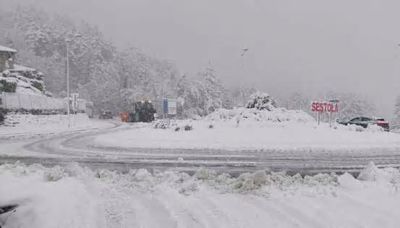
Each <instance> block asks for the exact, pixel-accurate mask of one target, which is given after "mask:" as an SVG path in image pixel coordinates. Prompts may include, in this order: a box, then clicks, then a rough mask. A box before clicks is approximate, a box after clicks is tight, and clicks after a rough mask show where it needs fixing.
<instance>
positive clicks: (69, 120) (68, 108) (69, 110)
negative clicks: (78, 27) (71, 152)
mask: <svg viewBox="0 0 400 228" xmlns="http://www.w3.org/2000/svg"><path fill="white" fill-rule="evenodd" d="M66 46H67V115H68V128H70V127H71V116H70V114H71V107H70V106H71V105H70V88H69V40H66Z"/></svg>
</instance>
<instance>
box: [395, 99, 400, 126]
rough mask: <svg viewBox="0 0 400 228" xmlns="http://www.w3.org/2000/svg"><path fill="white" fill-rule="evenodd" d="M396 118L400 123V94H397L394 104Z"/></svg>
mask: <svg viewBox="0 0 400 228" xmlns="http://www.w3.org/2000/svg"><path fill="white" fill-rule="evenodd" d="M394 116H395V117H394V118H395V121H396V122H398V123H400V96H397V98H396V103H395V105H394Z"/></svg>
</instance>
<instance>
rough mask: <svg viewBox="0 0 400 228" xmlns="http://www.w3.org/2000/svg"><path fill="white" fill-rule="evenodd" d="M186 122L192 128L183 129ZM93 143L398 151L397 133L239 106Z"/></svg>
mask: <svg viewBox="0 0 400 228" xmlns="http://www.w3.org/2000/svg"><path fill="white" fill-rule="evenodd" d="M186 126H189V127H191V130H190V131H185V128H186ZM94 143H95V144H96V145H98V146H109V147H138V148H169V149H174V148H179V149H215V150H265V151H271V150H276V151H279V150H290V151H291V152H293V153H296V152H310V151H327V150H330V151H345V152H346V151H360V150H368V151H375V150H380V149H385V150H396V149H400V135H399V134H394V133H388V132H383V131H381V130H380V129H378V128H374V127H371V128H367V129H364V128H363V129H361V130H358V129H356V128H354V127H352V126H350V127H349V126H341V125H337V126H336V127H333V128H330V127H329V125H328V124H326V123H321V125H319V126H318V125H317V123H316V122H315V120H314V119H313V118H312V117H311V116H310V115H308V114H306V113H304V112H302V111H296V110H286V109H279V108H276V109H274V110H272V111H266V110H257V109H245V108H239V109H234V110H226V109H221V110H218V111H216V112H214V113H212V114H210V115H209V116H207V117H205V118H203V119H200V120H176V121H174V120H171V121H170V122H163V121H160V122H157V123H156V124H155V125H147V127H146V126H143V127H138V128H134V129H129V130H126V131H119V132H113V133H110V134H105V135H100V136H97V137H96V138H95V140H94Z"/></svg>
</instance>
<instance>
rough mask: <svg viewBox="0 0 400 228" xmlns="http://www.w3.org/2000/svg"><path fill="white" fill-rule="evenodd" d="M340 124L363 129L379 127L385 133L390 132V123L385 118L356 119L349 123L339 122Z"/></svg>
mask: <svg viewBox="0 0 400 228" xmlns="http://www.w3.org/2000/svg"><path fill="white" fill-rule="evenodd" d="M338 123H340V124H343V125H357V126H361V127H363V128H367V127H368V126H369V125H377V126H379V127H382V128H383V129H384V130H385V131H389V122H387V121H385V119H383V118H369V117H356V118H353V119H351V120H349V121H338Z"/></svg>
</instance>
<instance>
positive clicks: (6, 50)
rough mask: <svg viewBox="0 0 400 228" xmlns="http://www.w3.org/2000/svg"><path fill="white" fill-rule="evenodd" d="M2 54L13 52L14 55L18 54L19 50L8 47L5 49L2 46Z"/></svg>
mask: <svg viewBox="0 0 400 228" xmlns="http://www.w3.org/2000/svg"><path fill="white" fill-rule="evenodd" d="M0 52H13V53H16V52H17V50H15V49H12V48H8V47H4V46H1V45H0Z"/></svg>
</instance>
